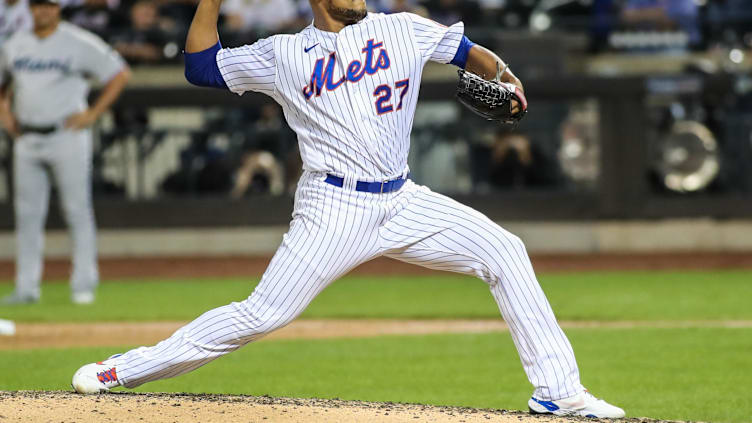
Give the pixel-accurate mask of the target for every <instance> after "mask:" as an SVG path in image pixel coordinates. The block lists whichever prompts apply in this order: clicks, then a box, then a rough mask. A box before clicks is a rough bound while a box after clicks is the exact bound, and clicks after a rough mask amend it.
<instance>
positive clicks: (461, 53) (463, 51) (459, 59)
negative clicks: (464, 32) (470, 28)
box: [449, 36, 475, 69]
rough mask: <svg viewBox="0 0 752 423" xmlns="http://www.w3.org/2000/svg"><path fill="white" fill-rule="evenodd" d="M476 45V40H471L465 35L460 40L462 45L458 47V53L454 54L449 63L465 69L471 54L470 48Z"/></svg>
mask: <svg viewBox="0 0 752 423" xmlns="http://www.w3.org/2000/svg"><path fill="white" fill-rule="evenodd" d="M474 45H475V43H474V42H472V41H470V39H469V38H467V37H466V36H463V37H462V41H460V46H459V47H458V48H457V53H456V54H455V55H454V59H452V61H451V62H449V63H451V64H453V65H454V66H457V67H459V68H462V69H465V66H466V65H467V56H468V54H470V49H471V48H473V46H474Z"/></svg>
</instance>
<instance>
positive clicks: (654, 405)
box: [0, 329, 752, 423]
mask: <svg viewBox="0 0 752 423" xmlns="http://www.w3.org/2000/svg"><path fill="white" fill-rule="evenodd" d="M567 333H568V335H569V337H570V339H571V341H572V344H573V345H574V348H575V351H576V352H577V355H578V361H579V364H580V369H581V373H582V376H583V383H584V384H585V385H586V386H587V387H588V388H590V389H591V391H593V392H594V393H595V394H597V395H599V396H602V397H603V398H606V399H608V400H610V401H612V402H614V403H616V404H618V405H620V406H622V407H623V408H625V409H626V410H627V413H628V416H631V417H636V416H647V417H653V418H663V419H682V420H702V421H709V422H716V423H736V422H739V423H741V422H749V419H750V416H752V403H750V402H749V400H748V395H747V394H748V393H749V392H750V391H752V380H751V379H750V378H749V369H751V368H752V355H751V354H750V351H752V330H751V329H620V330H605V329H574V330H569V331H567ZM120 350H121V349H118V348H98V349H75V350H42V351H0V389H1V390H17V389H49V390H54V389H62V390H67V389H69V386H68V383H69V381H70V377H71V375H72V374H73V372H74V371H75V369H76V368H78V366H80V365H81V364H82V363H85V362H90V361H93V360H94V359H98V358H101V357H105V356H107V355H109V354H111V353H114V352H117V351H120ZM138 390H139V391H171V392H212V393H235V394H253V395H263V394H269V395H274V396H288V397H324V398H334V397H338V398H343V399H360V400H370V401H398V402H416V403H428V404H446V405H461V406H472V407H487V408H506V409H524V408H525V407H526V400H527V398H528V396H529V395H530V392H531V387H530V385H529V384H528V382H527V380H526V379H525V377H524V374H523V372H522V368H521V366H520V362H519V359H518V357H517V354H516V351H515V349H514V346H513V344H512V342H511V339H510V337H509V335H508V334H483V335H432V336H411V337H381V338H370V339H352V340H316V341H312V340H306V341H262V342H259V343H256V344H253V345H250V346H248V347H245V348H243V349H241V350H239V351H237V352H236V353H233V354H230V355H228V356H225V357H223V358H221V359H219V360H217V361H215V362H212V363H210V364H209V365H207V366H205V367H203V368H201V369H199V370H197V371H195V372H193V373H190V374H187V375H183V376H181V377H178V378H175V379H169V380H164V381H159V382H154V383H151V384H148V385H145V386H144V387H142V388H139V389H138Z"/></svg>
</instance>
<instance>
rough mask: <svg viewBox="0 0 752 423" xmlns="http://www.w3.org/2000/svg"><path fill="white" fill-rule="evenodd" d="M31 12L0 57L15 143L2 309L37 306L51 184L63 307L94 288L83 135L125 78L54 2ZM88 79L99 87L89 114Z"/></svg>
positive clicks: (86, 298)
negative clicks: (12, 275)
mask: <svg viewBox="0 0 752 423" xmlns="http://www.w3.org/2000/svg"><path fill="white" fill-rule="evenodd" d="M31 11H32V15H33V19H34V29H33V31H19V32H17V33H16V34H14V35H13V36H12V37H11V38H10V39H9V40H8V41H7V42H6V43H5V44H3V46H2V48H1V49H0V87H2V89H0V102H2V101H4V100H7V98H8V96H11V103H12V112H11V114H10V115H8V114H5V115H4V116H2V119H0V122H2V124H3V126H4V128H5V130H6V131H7V132H8V133H9V134H10V135H11V137H13V138H14V139H15V142H14V167H13V172H14V192H15V212H16V243H17V254H16V290H15V292H14V293H12V294H11V295H9V296H7V297H5V298H4V299H3V300H2V302H3V303H5V304H18V303H33V302H36V301H38V300H39V297H40V294H41V290H40V284H41V276H42V259H43V250H44V232H43V231H44V222H45V219H46V216H47V208H48V203H49V196H50V183H51V181H50V177H52V178H54V181H55V184H56V187H57V189H58V192H59V194H60V199H61V202H62V208H63V211H64V214H65V218H66V221H67V223H68V226H69V227H70V229H71V234H72V238H73V272H72V274H71V289H72V295H71V299H72V301H73V302H74V303H77V304H88V303H91V302H93V301H94V296H95V289H96V287H97V284H98V280H99V275H98V270H97V252H96V229H95V225H94V213H93V210H92V206H91V179H90V176H91V154H92V135H91V130H90V129H89V127H90V126H91V125H92V124H93V123H94V122H95V121H96V120H97V118H98V117H99V116H100V115H101V114H102V113H103V112H104V111H106V110H107V109H108V108H109V106H110V105H111V104H112V103H113V102H114V101H115V99H117V97H118V96H119V95H120V92H121V91H122V90H123V88H124V87H125V85H126V83H127V81H128V79H129V78H130V71H129V69H128V67H127V65H126V64H125V63H124V61H123V60H122V58H120V56H119V55H118V54H117V53H116V52H115V51H114V50H112V48H110V47H109V46H108V45H107V44H106V43H104V42H103V41H102V40H101V39H100V38H98V37H97V36H95V35H94V34H91V33H90V32H88V31H85V30H83V29H81V28H78V27H76V26H74V25H71V24H68V23H66V22H61V21H60V5H59V2H58V0H31ZM89 76H93V77H95V78H96V79H98V80H99V81H101V82H103V83H105V86H104V88H103V89H102V93H101V94H100V95H99V97H98V98H97V100H96V101H95V102H94V104H93V105H92V106H89V105H88V104H87V101H86V98H87V95H88V92H89V83H88V81H87V78H88V77H89ZM9 86H12V90H11V89H9Z"/></svg>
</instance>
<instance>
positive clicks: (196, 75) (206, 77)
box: [185, 41, 227, 89]
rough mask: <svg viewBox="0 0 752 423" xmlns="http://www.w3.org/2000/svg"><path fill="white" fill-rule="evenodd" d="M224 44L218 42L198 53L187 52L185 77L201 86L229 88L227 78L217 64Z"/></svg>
mask: <svg viewBox="0 0 752 423" xmlns="http://www.w3.org/2000/svg"><path fill="white" fill-rule="evenodd" d="M220 49H222V44H220V43H219V41H217V44H215V45H213V46H212V47H209V48H207V49H206V50H202V51H199V52H196V53H185V79H187V80H188V82H190V83H191V84H193V85H198V86H199V87H213V88H225V89H226V88H227V84H226V83H225V79H224V78H223V77H222V73H221V72H220V71H219V66H218V65H217V52H218V51H219V50H220Z"/></svg>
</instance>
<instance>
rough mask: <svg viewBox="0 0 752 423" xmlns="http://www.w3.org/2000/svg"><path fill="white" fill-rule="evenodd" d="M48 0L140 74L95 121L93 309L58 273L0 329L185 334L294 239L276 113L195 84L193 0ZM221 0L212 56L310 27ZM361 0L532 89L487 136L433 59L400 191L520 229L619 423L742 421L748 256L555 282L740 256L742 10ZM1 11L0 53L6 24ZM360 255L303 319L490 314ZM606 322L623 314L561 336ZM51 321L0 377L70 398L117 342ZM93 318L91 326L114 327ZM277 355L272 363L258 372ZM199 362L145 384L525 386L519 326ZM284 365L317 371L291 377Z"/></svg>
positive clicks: (290, 347)
mask: <svg viewBox="0 0 752 423" xmlns="http://www.w3.org/2000/svg"><path fill="white" fill-rule="evenodd" d="M24 1H25V0H0V2H5V3H6V6H7V5H8V4H11V3H13V4H19V3H17V2H20V4H21V5H23V4H24V3H23V2H24ZM62 3H63V5H64V9H63V10H64V14H65V15H66V17H67V19H68V20H70V21H71V22H73V23H75V24H77V25H80V26H83V27H85V28H87V29H89V30H92V31H94V32H96V33H98V34H99V35H100V36H102V37H103V38H104V39H105V40H107V41H108V42H110V43H111V44H112V45H113V46H114V47H115V48H116V49H117V50H118V51H119V52H120V53H121V54H122V55H123V56H124V57H125V58H126V59H127V60H128V61H129V63H130V64H131V66H132V67H133V71H134V77H133V79H132V81H131V84H130V85H129V86H128V87H127V88H126V91H125V92H124V94H123V96H122V97H121V98H120V100H119V101H118V102H117V103H116V105H115V106H114V107H113V109H112V111H111V112H109V113H108V114H106V115H105V117H104V118H103V119H102V120H100V122H98V123H97V125H96V127H95V134H96V135H95V154H94V173H93V174H94V206H95V213H96V219H97V226H98V227H99V233H98V239H99V252H100V266H101V275H102V279H103V281H104V283H103V285H102V286H101V288H100V296H99V298H98V300H97V303H96V304H94V305H93V306H91V307H89V308H87V307H75V306H73V305H71V304H70V303H69V301H68V292H67V286H65V285H64V284H62V283H59V284H48V285H44V288H43V289H44V293H45V294H44V296H43V298H44V299H43V301H42V303H40V304H38V305H34V306H29V307H28V308H23V307H18V308H10V307H9V308H4V309H0V313H2V314H1V315H0V318H6V319H13V320H15V321H16V322H18V323H19V327H20V329H19V334H22V332H23V330H24V329H29V328H33V327H35V326H34V324H39V325H40V326H39V327H41V325H43V324H45V323H50V322H52V323H62V324H66V323H70V322H83V323H99V322H110V323H113V322H119V321H124V322H147V323H148V322H149V321H155V322H159V321H167V322H168V323H170V322H173V323H174V322H178V323H180V322H184V321H187V320H190V319H192V318H193V317H195V316H196V315H197V314H199V313H200V312H202V311H204V310H206V309H208V308H210V307H215V306H218V305H221V304H226V303H227V302H229V301H232V300H237V299H240V298H243V297H244V296H246V295H248V294H249V293H250V292H251V289H252V286H249V283H250V284H252V283H255V282H256V281H257V278H258V276H259V275H260V274H261V272H262V271H263V269H264V266H265V265H266V263H267V261H268V258H269V257H270V256H271V254H272V253H273V252H274V251H275V249H276V248H277V246H278V245H279V243H280V240H281V236H282V234H283V233H284V232H285V231H286V230H287V225H288V223H289V221H290V213H291V211H292V204H293V197H292V195H293V192H294V189H295V183H296V180H297V177H298V175H299V173H300V167H301V163H300V158H299V155H298V151H297V145H296V140H295V135H294V134H293V133H292V132H291V130H290V129H289V128H288V127H287V125H286V124H285V122H284V119H283V117H282V114H281V110H280V108H279V107H278V106H277V105H276V104H274V103H273V102H272V100H270V99H268V98H266V97H264V96H262V95H258V94H252V93H248V94H245V95H244V96H242V97H238V96H235V95H233V94H231V93H228V92H222V91H219V90H209V89H200V88H196V87H192V86H189V85H188V83H187V82H186V81H185V79H184V77H183V66H182V54H181V49H182V47H183V42H184V39H185V33H186V31H187V26H188V24H189V22H190V19H191V17H192V15H193V12H194V10H195V5H196V3H197V1H196V0H158V1H143V0H141V1H132V0H62ZM224 4H225V7H224V9H223V16H222V19H221V28H220V36H221V38H222V41H223V44H224V45H225V46H234V45H238V44H245V43H248V44H250V43H252V42H253V41H255V40H256V39H258V38H260V37H264V36H266V35H268V34H272V33H277V32H295V31H297V30H299V29H300V28H302V27H304V26H306V25H308V24H309V23H310V21H311V16H310V10H309V7H308V5H307V4H308V2H307V1H306V0H225V3H224ZM368 4H369V6H370V7H371V8H372V9H373V10H374V11H386V12H389V11H402V10H409V11H413V12H416V13H421V14H424V15H427V16H429V17H431V18H433V19H435V20H437V21H439V22H442V23H452V22H455V21H457V20H460V19H461V20H463V21H465V23H466V24H467V34H468V36H469V37H470V38H471V39H472V40H474V41H476V42H478V43H481V44H483V45H486V46H488V47H490V48H492V49H494V50H495V51H496V52H498V53H499V54H500V56H501V57H502V58H504V59H506V60H507V61H508V62H509V63H510V64H511V67H512V69H513V70H514V71H515V73H516V74H517V75H518V76H519V77H520V78H521V79H522V81H523V82H524V83H525V86H526V92H527V94H528V99H529V100H530V104H531V107H530V113H529V116H528V117H527V118H526V119H525V120H524V121H523V122H522V124H521V125H520V126H519V128H517V130H515V131H513V132H506V131H500V130H499V128H498V127H496V126H493V125H491V124H487V123H486V122H483V121H482V120H480V119H479V118H477V117H475V116H473V115H470V114H469V113H468V112H467V111H466V110H465V109H464V108H463V107H462V106H460V105H459V104H458V103H457V102H456V101H455V100H454V98H453V96H454V92H455V84H456V80H457V76H456V72H455V69H454V68H453V67H451V66H439V65H431V64H429V66H428V67H427V68H426V70H425V73H424V79H423V87H422V89H421V97H420V99H421V101H420V103H419V105H418V109H417V114H416V117H415V125H414V130H413V138H412V142H413V147H412V154H411V156H410V166H411V169H412V175H413V178H414V179H415V180H416V181H417V182H419V183H421V184H425V185H428V186H429V187H431V188H432V189H434V190H436V191H439V192H442V193H445V194H448V195H450V196H452V197H454V198H456V199H458V200H459V201H462V202H464V203H466V204H468V205H470V206H472V207H474V208H476V209H478V210H480V211H482V212H483V213H485V214H487V215H488V216H489V217H491V218H492V219H493V220H495V221H497V222H499V223H500V224H501V225H502V226H504V227H505V228H507V229H509V230H510V231H512V232H514V233H516V234H518V235H520V236H521V237H522V239H523V240H525V242H526V245H527V247H528V249H529V250H530V252H531V253H532V255H533V258H534V260H533V261H534V264H535V265H536V269H537V270H538V271H539V272H541V273H543V275H542V282H543V286H544V289H545V290H546V292H547V295H548V296H549V298H550V299H551V302H552V304H553V305H554V309H555V310H556V312H557V315H558V316H559V318H560V319H562V320H563V321H565V322H570V326H568V327H567V329H566V330H567V333H568V335H569V336H570V337H572V339H573V340H574V343H575V345H576V350H577V351H578V357H580V360H581V362H582V364H583V369H584V371H583V374H586V375H587V382H586V383H587V385H588V386H589V387H590V388H591V389H593V390H594V392H598V393H600V394H602V395H603V396H604V398H607V399H609V398H613V401H615V402H617V403H619V404H621V405H623V406H624V407H625V408H627V409H628V413H629V415H630V416H631V417H632V416H637V415H649V416H651V417H665V418H682V419H689V420H698V419H701V420H704V421H720V422H746V421H749V418H748V417H749V415H750V408H749V407H750V406H749V404H747V401H746V397H744V396H743V395H742V396H740V395H738V393H739V392H745V389H747V390H749V389H752V387H750V386H749V384H750V381H749V378H748V377H747V374H746V373H745V372H744V371H740V370H739V369H745V368H750V366H752V363H750V358H749V354H748V351H750V345H752V332H750V329H749V328H750V322H752V320H750V316H752V311H751V310H752V309H750V308H749V304H748V298H749V297H750V295H751V294H750V289H752V285H750V284H749V280H750V273H749V270H732V271H729V270H721V271H715V270H713V271H707V272H686V271H684V272H678V273H671V272H657V271H652V270H650V271H646V272H625V273H619V272H597V273H587V272H585V273H567V274H558V275H557V274H552V273H550V271H551V270H583V269H592V268H599V269H604V270H605V269H608V270H618V269H634V268H642V269H645V268H654V267H664V268H665V267H670V268H672V269H680V270H683V269H686V268H689V267H692V268H698V267H700V268H703V267H737V268H738V267H743V268H747V269H749V268H752V166H750V164H751V163H752V72H751V71H752V58H751V57H750V55H751V54H752V1H749V0H482V1H472V0H471V1H460V0H428V1H415V0H379V1H376V0H369V1H368ZM0 6H2V3H0ZM1 10H2V9H0V11H1ZM4 16H5V15H3V14H2V13H0V43H2V41H3V40H4V39H6V38H7V36H8V33H7V32H3V31H4V29H6V28H9V27H10V26H11V25H10V24H11V23H9V22H7V21H4ZM12 148H13V144H12V142H11V141H10V140H9V139H7V138H6V137H4V134H1V133H0V281H2V283H1V284H0V291H4V292H7V291H10V290H11V289H12V280H13V262H14V257H15V245H14V233H13V229H14V217H13V204H12V199H13V193H12V192H11V187H12V179H11V178H12V166H13V164H12V157H13V155H12ZM56 203H57V202H56V201H53V202H52V204H56ZM48 229H49V231H48V234H47V239H46V253H47V257H48V259H49V263H48V265H47V267H46V268H45V279H46V280H56V281H61V282H63V281H65V280H66V278H67V273H68V256H69V254H70V245H69V239H68V235H67V233H66V230H65V223H64V220H63V218H62V214H61V213H60V211H59V210H58V208H57V206H53V207H51V208H50V216H49V220H48ZM364 267H367V269H365V270H366V271H367V272H368V273H370V274H369V275H365V276H364V275H362V274H361V275H357V276H349V277H348V278H346V281H343V283H341V284H335V286H333V287H332V288H329V289H327V290H326V291H325V292H324V293H323V294H322V295H321V296H320V297H319V298H317V300H316V302H314V303H313V304H312V307H311V308H310V309H309V310H308V311H307V312H306V314H304V316H303V319H304V320H305V319H350V318H355V319H369V318H372V319H373V318H375V319H400V318H403V319H408V318H409V319H411V318H417V319H457V318H465V319H498V312H497V310H496V309H495V306H494V305H493V304H492V301H491V299H490V297H489V296H488V295H487V291H486V290H485V287H483V286H482V284H480V283H476V284H475V285H473V284H471V283H467V284H463V283H462V281H467V280H468V278H464V279H463V278H458V277H455V276H451V275H437V274H436V273H430V274H424V275H423V276H419V275H417V274H418V273H423V272H425V271H424V270H422V269H419V268H417V267H406V265H399V264H397V263H396V262H393V261H389V262H385V261H377V262H375V263H370V264H366V265H364ZM384 273H391V274H400V273H403V274H406V276H405V277H399V276H398V277H381V275H382V274H384ZM374 274H376V275H378V276H373V275H374ZM123 278H128V283H122V282H125V280H126V279H123ZM376 281H378V282H379V283H374V282H376ZM427 292H430V295H427V294H426V293H427ZM458 299H461V301H458ZM622 321H623V322H626V323H624V324H625V328H626V327H629V328H630V329H625V328H617V329H614V328H609V326H608V325H606V326H605V327H604V328H588V327H579V326H578V325H580V326H581V325H582V324H583V323H582V322H585V324H587V323H588V322H590V323H591V324H592V322H596V323H598V322H601V323H603V322H622ZM635 322H637V323H636V324H635ZM24 325H26V326H24ZM630 325H632V326H630ZM61 327H62V326H61ZM61 327H55V326H51V327H50V328H48V332H45V333H44V336H43V337H41V336H40V338H44V339H47V338H50V337H52V338H54V339H52V340H53V341H55V342H57V341H59V340H60V339H63V338H71V342H70V345H68V346H67V347H66V346H65V345H59V346H57V347H55V348H52V349H49V348H50V346H49V345H47V344H45V345H42V346H39V345H31V346H29V345H26V346H19V345H17V344H14V342H20V341H17V340H14V339H13V338H11V337H9V338H4V339H0V363H2V365H0V374H2V375H3V377H2V378H0V389H6V390H17V389H68V381H69V380H70V374H72V372H73V371H74V370H75V369H76V368H77V367H78V366H80V364H81V363H83V362H86V361H90V360H91V359H92V358H99V357H106V356H108V355H109V354H112V353H115V352H121V351H122V350H123V348H122V346H120V345H119V344H115V343H108V344H106V345H105V344H102V345H101V346H100V347H99V348H98V349H92V348H93V347H92V346H91V345H90V344H81V343H80V340H79V339H77V338H76V339H73V337H72V336H71V335H70V333H68V332H65V331H63V330H62V329H61ZM82 327H83V328H84V329H82V331H85V330H88V329H86V328H89V327H88V326H82ZM105 330H106V331H107V335H106V336H99V337H98V338H101V339H104V338H116V339H117V336H112V331H114V329H110V328H106V329H105ZM32 335H33V334H32ZM163 335H164V334H162V333H159V334H157V336H155V338H154V339H149V340H141V339H139V340H128V341H127V342H132V343H143V342H154V340H156V339H161V338H162V337H163ZM32 338H33V336H32ZM32 341H34V339H32ZM127 342H125V341H123V342H121V343H127ZM329 342H330V343H329ZM71 345H73V346H78V347H76V348H70V347H71ZM92 345H93V344H92ZM318 349H321V350H323V352H322V351H319V350H318ZM285 351H291V352H289V353H288V352H285ZM394 351H399V353H395V352H394ZM422 351H425V353H423V352H422ZM499 351H502V352H501V353H500V352H499ZM408 352H409V353H408ZM301 354H302V355H301ZM421 354H423V355H421ZM330 355H332V356H331V357H330ZM269 356H273V357H277V358H279V357H281V358H280V359H279V360H276V361H275V363H276V365H275V366H270V365H268V363H269V362H268V361H267V360H266V359H265V358H268V357H269ZM499 356H501V357H503V359H501V360H497V359H496V357H499ZM51 357H53V358H51ZM363 357H366V359H363ZM384 357H396V358H394V359H393V360H391V361H390V360H387V359H385V358H384ZM363 362H369V363H371V364H370V365H369V366H363ZM241 363H242V365H240V364H241ZM343 363H344V364H343ZM425 363H429V364H425ZM449 363H460V364H463V365H464V367H462V366H459V365H458V367H457V368H454V367H452V366H450V365H448V364H449ZM488 363H492V365H493V366H497V367H498V368H497V367H493V368H492V369H490V370H489V369H488V368H486V367H485V366H487V365H488ZM212 366H213V367H211V368H210V369H208V370H205V369H202V370H201V371H199V372H196V373H194V374H192V375H190V376H185V377H183V378H177V379H174V380H170V381H164V382H159V383H158V384H154V385H150V386H149V387H148V388H147V390H156V391H172V392H215V393H218V392H231V393H250V394H254V395H264V394H271V395H280V396H298V397H301V396H302V397H332V396H339V397H341V398H351V399H368V400H374V401H410V402H421V403H430V404H453V405H457V404H460V405H466V406H474V407H517V408H519V407H521V406H523V405H524V404H525V402H524V401H525V398H526V396H527V395H528V394H529V385H528V384H527V382H526V381H525V380H524V375H523V374H522V372H521V371H520V369H519V363H518V362H517V361H516V358H515V353H514V348H513V346H512V344H511V341H510V340H509V339H508V337H499V336H496V335H495V334H483V335H477V336H476V335H472V334H463V335H452V336H448V337H446V338H443V337H436V338H430V337H429V338H425V339H424V338H419V337H407V336H406V337H402V338H399V339H398V338H394V339H386V340H384V339H383V337H382V338H378V339H376V340H369V339H365V340H359V341H352V340H333V341H326V342H324V341H320V342H310V341H306V340H301V341H299V342H298V341H295V342H290V343H274V342H273V341H272V342H269V343H266V344H265V343H260V344H259V345H258V346H254V348H248V349H244V350H243V352H238V353H237V355H232V357H228V358H227V359H223V360H219V361H218V362H217V364H212ZM207 367H210V366H207ZM19 369H20V370H19ZM301 369H302V370H301ZM343 369H344V370H343ZM385 369H386V370H385ZM416 369H417V370H416ZM238 372H241V373H238ZM301 372H304V373H305V374H310V375H312V377H310V378H309V379H306V380H305V381H301V378H300V377H299V376H300V374H301ZM408 374H409V375H411V377H405V375H408ZM217 375H219V376H220V377H217ZM223 375H225V376H223ZM499 375H503V377H504V378H503V383H501V384H500V383H499ZM400 379H402V380H400ZM249 380H253V381H254V383H248V381H249ZM394 380H400V384H399V386H404V389H403V390H399V389H397V388H395V384H394V383H393V381H394ZM447 380H449V381H450V382H451V383H447ZM322 381H323V382H322ZM361 384H362V385H363V386H364V387H362V389H361V387H360V385H361ZM426 387H431V389H426ZM457 387H460V388H461V389H458V388H457ZM403 391H404V392H403ZM460 394H462V395H460Z"/></svg>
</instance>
